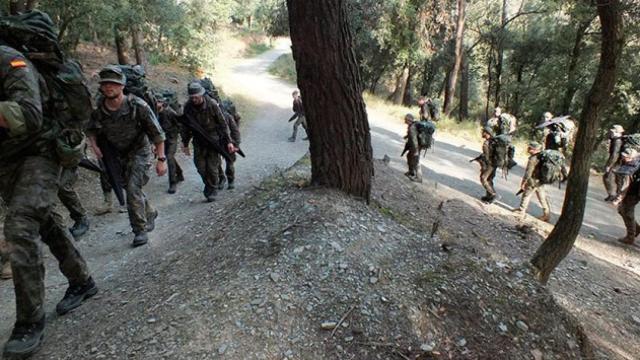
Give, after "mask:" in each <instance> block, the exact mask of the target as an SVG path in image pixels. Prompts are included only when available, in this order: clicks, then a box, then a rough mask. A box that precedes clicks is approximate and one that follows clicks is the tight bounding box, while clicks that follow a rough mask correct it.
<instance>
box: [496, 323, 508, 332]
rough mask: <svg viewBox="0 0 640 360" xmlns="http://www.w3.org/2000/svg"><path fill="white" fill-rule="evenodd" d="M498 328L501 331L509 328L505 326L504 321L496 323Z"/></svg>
mask: <svg viewBox="0 0 640 360" xmlns="http://www.w3.org/2000/svg"><path fill="white" fill-rule="evenodd" d="M498 330H499V331H500V332H501V333H505V332H507V330H509V328H507V325H505V324H504V323H500V324H498Z"/></svg>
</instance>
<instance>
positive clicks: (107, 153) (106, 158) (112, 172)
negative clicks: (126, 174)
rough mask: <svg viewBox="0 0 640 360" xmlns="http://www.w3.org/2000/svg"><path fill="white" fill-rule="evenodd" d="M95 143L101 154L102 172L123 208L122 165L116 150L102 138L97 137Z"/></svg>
mask: <svg viewBox="0 0 640 360" xmlns="http://www.w3.org/2000/svg"><path fill="white" fill-rule="evenodd" d="M96 142H97V145H98V147H99V148H100V151H101V152H102V159H101V160H100V165H101V167H102V172H103V173H104V174H105V175H106V176H107V181H109V184H110V185H111V188H112V189H113V192H114V193H115V194H116V198H117V199H118V203H120V205H122V206H124V203H125V201H124V191H123V190H122V188H123V187H124V179H123V178H122V165H121V164H120V160H119V159H118V150H117V149H116V148H115V146H113V144H112V143H110V142H109V140H107V139H105V138H104V136H98V137H97V138H96Z"/></svg>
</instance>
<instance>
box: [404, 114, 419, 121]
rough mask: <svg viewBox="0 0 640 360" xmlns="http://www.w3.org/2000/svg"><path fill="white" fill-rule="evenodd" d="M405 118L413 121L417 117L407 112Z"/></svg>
mask: <svg viewBox="0 0 640 360" xmlns="http://www.w3.org/2000/svg"><path fill="white" fill-rule="evenodd" d="M404 119H405V120H411V121H415V120H416V118H415V117H414V116H413V114H407V115H405V116H404Z"/></svg>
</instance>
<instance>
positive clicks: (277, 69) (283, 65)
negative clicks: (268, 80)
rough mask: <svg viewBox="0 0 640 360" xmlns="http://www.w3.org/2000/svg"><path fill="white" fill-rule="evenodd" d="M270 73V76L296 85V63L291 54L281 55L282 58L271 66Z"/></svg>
mask: <svg viewBox="0 0 640 360" xmlns="http://www.w3.org/2000/svg"><path fill="white" fill-rule="evenodd" d="M268 71H269V74H271V75H274V76H277V77H279V78H282V79H284V80H287V81H289V82H292V83H295V82H296V80H297V75H296V63H295V61H293V56H292V55H291V54H283V55H280V57H279V58H277V59H276V61H274V62H273V63H272V64H271V65H270V66H269V70H268Z"/></svg>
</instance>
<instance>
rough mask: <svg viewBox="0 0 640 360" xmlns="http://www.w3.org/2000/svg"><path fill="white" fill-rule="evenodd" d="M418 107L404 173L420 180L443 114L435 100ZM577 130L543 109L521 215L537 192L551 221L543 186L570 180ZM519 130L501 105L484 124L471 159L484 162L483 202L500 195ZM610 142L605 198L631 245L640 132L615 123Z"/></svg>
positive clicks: (639, 193) (638, 195) (639, 187)
mask: <svg viewBox="0 0 640 360" xmlns="http://www.w3.org/2000/svg"><path fill="white" fill-rule="evenodd" d="M418 106H419V108H420V109H419V118H418V119H416V118H415V117H414V116H413V115H412V114H407V115H406V116H405V118H404V120H405V123H406V125H407V135H406V136H405V139H406V145H405V152H406V153H407V155H406V156H407V166H408V171H407V172H406V173H405V175H406V176H407V177H408V178H409V179H410V180H412V181H416V182H422V173H421V166H420V154H421V152H422V151H426V150H427V149H428V148H430V147H431V144H432V142H433V139H432V137H433V133H434V132H435V128H436V123H437V121H438V120H439V114H438V110H437V105H435V104H434V102H433V101H432V100H431V99H425V98H424V97H422V98H420V99H419V100H418ZM574 128H575V125H574V124H573V121H571V120H570V119H569V117H568V116H564V117H557V118H554V116H553V114H551V113H550V112H546V113H544V115H543V118H542V122H541V123H540V124H539V125H538V126H537V127H536V129H537V130H538V134H539V135H538V137H541V140H542V141H531V142H529V144H528V146H527V153H528V160H527V164H526V166H525V171H524V176H523V177H522V180H521V182H520V188H519V191H518V195H520V194H521V195H522V197H521V199H520V203H519V206H518V207H517V208H515V209H514V210H513V211H514V213H516V214H518V215H520V216H521V218H522V219H524V217H525V216H526V211H527V208H528V206H529V202H530V201H531V198H532V197H533V195H536V196H537V198H538V200H539V202H540V206H541V208H542V216H540V217H539V219H540V220H542V221H545V222H548V221H549V220H550V217H551V206H550V202H549V198H548V196H547V193H546V191H545V185H548V184H551V183H553V182H559V183H562V182H564V181H565V180H566V179H567V178H568V170H567V167H566V163H565V157H566V155H567V151H568V148H569V146H570V143H571V139H572V135H573V130H574ZM516 130H517V119H516V117H515V116H513V115H510V114H507V113H504V112H503V111H502V109H501V108H499V107H498V108H496V109H495V110H494V113H493V117H491V118H489V119H488V120H487V121H485V122H484V124H483V127H482V131H481V134H482V139H483V145H482V154H481V155H480V156H478V157H477V158H475V159H473V160H472V161H478V162H479V163H480V183H481V185H482V187H483V188H484V190H485V191H486V194H485V195H484V196H482V198H481V200H482V201H483V202H486V203H492V202H494V201H495V200H496V199H497V198H498V197H499V196H498V195H497V193H496V190H495V188H494V179H495V176H496V173H497V170H499V169H501V170H502V172H503V174H505V176H506V174H507V173H508V171H509V170H510V169H511V168H513V167H514V166H516V162H515V160H514V155H515V147H514V146H513V145H512V143H511V142H512V137H513V136H514V135H515V132H516ZM540 135H541V136H540ZM608 140H609V158H608V160H607V163H606V165H605V169H604V170H605V171H604V183H605V188H606V190H607V193H608V196H607V198H606V199H605V201H607V202H610V203H612V204H613V205H614V206H616V207H617V208H618V213H619V214H620V215H621V216H622V218H623V220H624V223H625V226H626V229H627V234H626V236H625V237H623V238H621V239H619V241H620V242H623V243H625V244H633V243H634V241H635V238H636V236H638V235H640V224H638V223H637V222H636V220H635V216H634V215H635V214H634V209H635V206H636V205H637V204H638V202H640V181H639V180H640V179H637V178H636V176H637V175H634V174H636V173H637V172H639V169H640V135H625V133H624V129H623V127H622V126H620V125H614V126H613V127H612V128H611V129H610V130H609V134H608ZM405 152H403V155H404V153H405Z"/></svg>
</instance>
